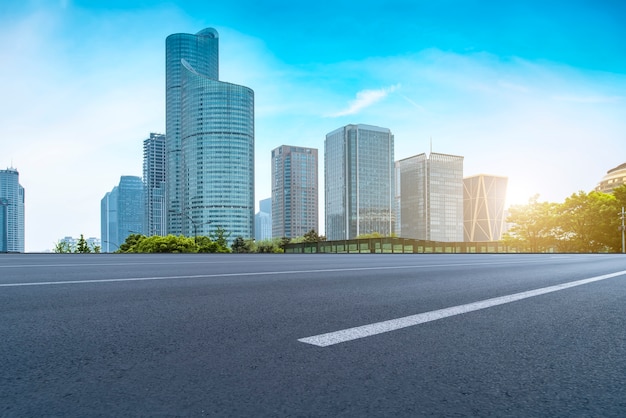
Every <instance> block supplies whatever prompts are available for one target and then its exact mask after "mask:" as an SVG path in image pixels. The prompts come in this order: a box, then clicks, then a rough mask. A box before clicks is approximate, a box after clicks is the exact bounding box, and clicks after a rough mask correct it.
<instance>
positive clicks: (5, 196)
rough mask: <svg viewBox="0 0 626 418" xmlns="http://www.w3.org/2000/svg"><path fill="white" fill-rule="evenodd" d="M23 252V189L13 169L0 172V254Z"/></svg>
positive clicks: (16, 172) (17, 174)
mask: <svg viewBox="0 0 626 418" xmlns="http://www.w3.org/2000/svg"><path fill="white" fill-rule="evenodd" d="M7 252H9V253H23V252H24V188H23V187H22V186H21V185H20V183H19V173H18V171H17V170H16V169H14V168H7V169H6V170H0V253H7Z"/></svg>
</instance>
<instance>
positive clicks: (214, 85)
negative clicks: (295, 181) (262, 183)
mask: <svg viewBox="0 0 626 418" xmlns="http://www.w3.org/2000/svg"><path fill="white" fill-rule="evenodd" d="M166 148H167V170H168V175H167V207H168V233H171V234H175V235H178V234H183V235H187V236H193V235H209V234H210V232H211V231H215V229H216V228H217V227H221V228H223V229H225V230H226V232H227V233H230V237H231V240H232V239H234V238H236V237H238V236H242V237H244V238H251V237H253V236H254V92H253V91H252V90H251V89H249V88H247V87H243V86H238V85H235V84H230V83H224V82H221V81H219V80H218V34H217V32H216V31H215V30H214V29H212V28H208V29H204V30H202V31H200V32H198V33H197V34H195V35H190V34H175V35H170V36H168V37H167V40H166Z"/></svg>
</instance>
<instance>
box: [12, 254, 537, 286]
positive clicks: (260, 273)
mask: <svg viewBox="0 0 626 418" xmlns="http://www.w3.org/2000/svg"><path fill="white" fill-rule="evenodd" d="M544 262H545V260H539V261H507V262H498V263H487V262H479V263H458V264H422V265H419V264H417V265H405V266H378V267H350V268H335V269H314V270H286V271H254V272H248V273H246V272H242V273H216V274H199V275H193V276H160V277H159V276H154V277H125V278H119V279H89V280H60V281H55V282H52V281H48V282H22V283H0V287H20V286H51V285H59V284H86V283H115V282H143V281H150V280H177V279H209V278H215V277H236V276H267V275H282V274H303V273H337V272H343V271H345V272H350V271H367V270H407V269H426V268H433V267H468V266H495V265H503V264H531V263H544ZM90 266H91V265H90ZM90 266H86V267H90ZM83 267H85V266H83Z"/></svg>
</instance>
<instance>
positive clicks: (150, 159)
mask: <svg viewBox="0 0 626 418" xmlns="http://www.w3.org/2000/svg"><path fill="white" fill-rule="evenodd" d="M165 163H166V159H165V135H162V134H156V133H151V134H150V138H148V139H146V140H144V141H143V184H144V200H145V203H144V209H145V211H146V213H145V215H144V217H145V231H144V233H145V234H146V235H147V236H152V235H167V222H166V221H167V209H166V204H165V184H166V177H165V176H166V171H165V165H166V164H165Z"/></svg>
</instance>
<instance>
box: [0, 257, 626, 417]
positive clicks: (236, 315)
mask: <svg viewBox="0 0 626 418" xmlns="http://www.w3.org/2000/svg"><path fill="white" fill-rule="evenodd" d="M0 416H3V417H5V416H6V417H25V416H81V417H86V416H220V417H222V416H224V417H226V416H235V417H236V416H250V417H251V416H254V417H264V416H268V417H269V416H271V417H275V416H289V417H295V416H332V417H342V416H345V417H362V416H380V417H393V416H411V417H414V416H497V417H501V416H520V417H522V416H523V417H528V416H534V417H537V416H550V417H553V416H563V417H571V416H604V417H610V416H615V417H623V416H626V257H625V256H622V255H567V254H566V255H548V254H537V255H485V254H476V255H471V254H463V255H461V254H431V255H425V254H424V255H420V254H416V255H413V254H362V255H361V254H350V255H341V254H337V255H335V254H333V255H322V254H311V255H295V254H293V255H290V254H285V255H282V254H281V255H265V254H251V255H236V254H223V255H215V254H210V255H199V254H189V255H184V254H181V255H174V254H168V255H124V254H122V255H107V254H94V255H82V254H75V255H64V254H13V255H11V254H9V255H0Z"/></svg>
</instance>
